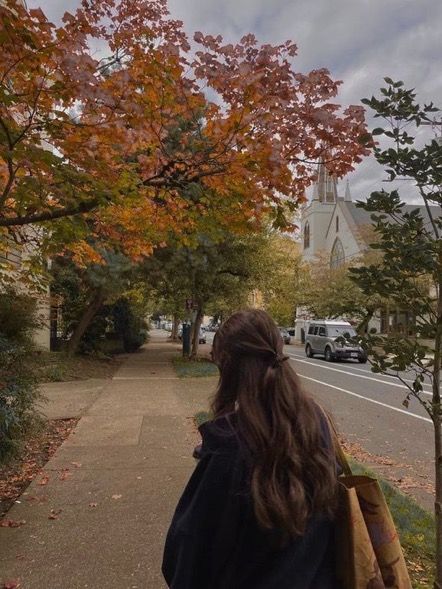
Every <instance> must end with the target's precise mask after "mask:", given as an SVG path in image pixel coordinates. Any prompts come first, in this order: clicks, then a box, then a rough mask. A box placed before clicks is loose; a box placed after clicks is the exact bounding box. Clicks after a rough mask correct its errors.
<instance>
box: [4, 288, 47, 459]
mask: <svg viewBox="0 0 442 589" xmlns="http://www.w3.org/2000/svg"><path fill="white" fill-rule="evenodd" d="M37 324H38V321H37V318H36V305H35V301H33V299H32V298H31V297H28V296H25V295H22V294H18V293H17V292H15V291H14V290H13V289H10V288H9V289H7V290H6V291H4V292H2V293H0V461H4V460H5V459H6V458H7V457H9V456H11V455H13V454H14V453H16V452H17V451H18V450H19V449H20V447H21V444H22V442H23V440H24V438H25V435H26V433H27V432H28V431H29V429H30V428H31V427H32V426H33V425H35V424H36V423H37V422H38V421H39V415H38V412H37V410H36V402H37V400H38V399H40V398H41V397H40V394H39V392H38V389H37V386H36V379H35V376H34V373H33V369H32V368H31V366H30V362H29V353H30V351H31V349H32V339H31V333H32V330H33V329H35V327H36V326H37Z"/></svg>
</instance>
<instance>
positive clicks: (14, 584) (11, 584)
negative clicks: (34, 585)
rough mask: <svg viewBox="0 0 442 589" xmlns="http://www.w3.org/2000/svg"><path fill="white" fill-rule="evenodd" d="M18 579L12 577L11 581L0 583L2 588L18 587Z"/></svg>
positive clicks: (11, 588) (17, 588)
mask: <svg viewBox="0 0 442 589" xmlns="http://www.w3.org/2000/svg"><path fill="white" fill-rule="evenodd" d="M19 587H20V581H19V580H18V579H13V580H11V581H5V582H4V583H3V585H2V589H19Z"/></svg>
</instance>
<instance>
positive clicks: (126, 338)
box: [112, 298, 147, 352]
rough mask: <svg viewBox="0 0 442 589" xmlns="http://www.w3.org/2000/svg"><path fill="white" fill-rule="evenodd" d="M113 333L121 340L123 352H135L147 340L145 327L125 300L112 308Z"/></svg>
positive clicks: (141, 319) (119, 301)
mask: <svg viewBox="0 0 442 589" xmlns="http://www.w3.org/2000/svg"><path fill="white" fill-rule="evenodd" d="M112 316H113V322H114V331H115V333H116V334H117V336H119V337H121V339H122V340H123V345H124V351H125V352H136V351H137V350H138V349H139V348H140V347H141V346H142V345H143V344H144V343H145V342H146V339H147V325H146V323H145V321H144V319H143V317H141V316H140V315H139V314H137V313H136V310H135V309H134V307H133V305H131V304H130V301H128V300H127V299H126V298H121V299H119V300H118V301H117V302H116V303H115V304H114V305H113V307H112Z"/></svg>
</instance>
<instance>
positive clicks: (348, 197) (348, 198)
mask: <svg viewBox="0 0 442 589" xmlns="http://www.w3.org/2000/svg"><path fill="white" fill-rule="evenodd" d="M344 200H345V201H346V202H351V192H350V183H349V181H348V180H347V182H346V183H345V196H344Z"/></svg>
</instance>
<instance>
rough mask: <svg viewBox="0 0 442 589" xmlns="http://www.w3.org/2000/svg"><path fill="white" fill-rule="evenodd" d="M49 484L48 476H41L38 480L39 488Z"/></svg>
mask: <svg viewBox="0 0 442 589" xmlns="http://www.w3.org/2000/svg"><path fill="white" fill-rule="evenodd" d="M48 482H49V475H48V474H46V473H45V474H42V475H41V478H40V480H39V481H38V484H39V485H40V486H41V487H44V486H45V485H47V484H48Z"/></svg>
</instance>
